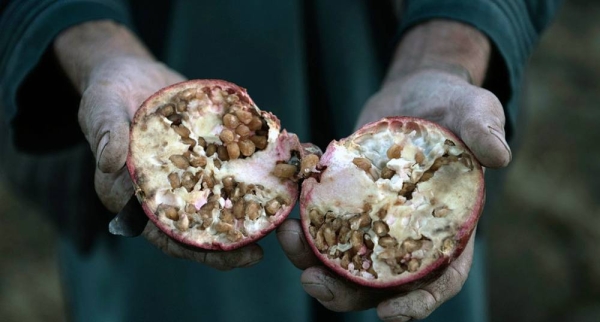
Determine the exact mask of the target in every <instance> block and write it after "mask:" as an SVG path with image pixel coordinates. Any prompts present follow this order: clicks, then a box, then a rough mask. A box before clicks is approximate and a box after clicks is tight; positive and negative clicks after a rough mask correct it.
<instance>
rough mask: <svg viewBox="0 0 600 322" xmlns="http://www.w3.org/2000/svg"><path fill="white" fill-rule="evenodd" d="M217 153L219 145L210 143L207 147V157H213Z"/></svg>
mask: <svg viewBox="0 0 600 322" xmlns="http://www.w3.org/2000/svg"><path fill="white" fill-rule="evenodd" d="M215 153H217V145H216V144H214V143H210V144H209V145H208V146H207V147H206V156H209V157H210V156H212V155H213V154H215Z"/></svg>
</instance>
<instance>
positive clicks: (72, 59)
mask: <svg viewBox="0 0 600 322" xmlns="http://www.w3.org/2000/svg"><path fill="white" fill-rule="evenodd" d="M436 24H443V26H442V27H444V28H446V30H450V31H456V32H459V34H458V37H459V39H456V40H457V41H460V42H461V43H462V44H461V45H467V44H465V42H468V41H472V42H474V43H475V44H476V43H477V42H479V41H480V39H478V38H477V37H479V36H478V35H477V34H471V35H470V34H469V33H475V32H476V31H474V30H472V28H471V29H467V30H466V35H461V34H460V32H462V28H470V27H466V26H464V25H460V24H457V23H453V22H448V21H434V22H432V23H429V24H425V25H423V26H422V27H418V28H415V29H414V30H413V31H410V32H409V33H408V34H407V35H406V36H405V37H404V39H403V41H402V42H401V44H400V45H399V49H398V51H397V53H396V57H395V59H396V60H398V61H399V63H398V64H396V63H393V64H392V67H391V68H390V72H389V73H388V76H387V78H386V79H385V81H384V82H383V85H382V87H381V89H380V90H379V91H378V92H377V93H375V94H374V95H373V96H372V97H371V98H370V99H369V100H368V101H367V103H366V104H365V106H364V108H363V111H362V113H361V115H360V117H359V119H358V121H357V123H356V127H357V128H358V127H360V126H362V125H364V124H366V123H368V122H371V121H375V120H378V119H381V118H383V117H386V116H392V115H404V116H414V117H420V118H425V119H429V120H431V121H434V122H437V123H439V124H441V125H443V126H445V127H447V128H448V129H450V130H451V131H453V132H454V133H455V134H457V135H458V136H459V137H460V138H461V139H462V140H463V141H464V142H465V143H466V144H467V146H468V147H469V148H470V149H471V150H472V151H473V153H474V154H475V156H476V157H477V158H478V159H479V161H480V162H481V163H482V164H483V165H484V166H486V167H492V168H497V167H503V166H506V165H507V164H508V163H509V162H510V159H511V152H510V148H509V147H508V145H507V143H506V141H505V134H504V122H505V116H504V112H503V108H502V105H501V103H500V102H499V101H498V99H497V98H496V97H495V96H494V95H493V94H492V93H490V92H489V91H487V90H484V89H482V88H480V87H478V86H476V85H478V84H480V83H481V81H482V77H483V76H482V75H481V73H482V71H481V70H477V66H467V68H463V66H461V65H460V63H458V64H457V63H456V61H454V62H452V61H451V62H444V61H440V60H435V59H433V60H431V61H429V62H426V63H423V61H422V60H421V61H418V62H417V63H414V64H413V63H412V62H411V61H410V60H411V59H414V58H415V57H417V56H419V55H417V56H414V55H410V53H409V54H408V55H407V54H406V51H407V50H408V51H410V50H412V49H411V48H412V46H411V42H415V41H417V42H423V41H425V42H427V40H428V39H429V40H431V41H433V42H437V40H436V39H435V38H436V37H435V36H436V34H435V33H436V30H437V29H436V28H438V27H440V26H436ZM448 24H450V25H448ZM448 28H450V29H448ZM452 28H455V29H452ZM447 37H448V36H447V35H446V36H444V38H445V39H447ZM460 37H467V39H466V40H465V39H460ZM423 39H425V40H423ZM461 40H462V41H461ZM436 46H437V47H439V45H435V46H434V47H436ZM449 46H452V44H450V45H449ZM488 46H489V44H488ZM421 47H423V46H421ZM54 50H55V53H56V55H57V58H58V60H59V63H60V64H61V65H62V67H63V68H64V69H65V71H66V73H67V75H68V76H69V77H70V78H71V80H72V81H73V82H74V84H75V86H76V87H77V88H78V89H79V91H80V92H81V94H82V100H81V104H80V108H79V123H80V126H81V129H82V131H83V133H84V135H85V137H86V139H87V140H88V142H89V144H90V146H91V150H92V152H93V153H94V156H95V158H96V164H97V167H96V172H95V188H96V192H97V193H98V196H99V197H100V199H101V200H102V202H103V203H104V205H105V206H106V207H107V209H108V210H110V211H112V212H114V213H117V212H120V211H122V210H123V208H124V207H125V205H126V204H127V203H128V201H129V200H130V198H131V197H132V195H133V187H132V183H131V179H130V177H129V174H128V172H127V169H126V167H124V165H125V161H126V157H127V152H128V146H129V126H130V121H131V120H132V118H133V115H134V114H135V112H136V110H137V109H138V107H139V106H140V105H141V103H142V102H143V101H144V100H145V99H146V98H148V97H149V96H150V95H151V94H153V93H154V92H156V91H157V90H159V89H161V88H163V87H165V86H168V85H171V84H174V83H177V82H180V81H184V80H185V77H183V76H182V75H181V74H179V73H177V72H176V71H174V70H172V69H170V68H169V67H167V66H166V65H164V64H163V63H161V62H159V61H157V60H155V59H154V58H153V57H152V56H151V55H150V54H149V53H148V52H147V50H146V49H145V48H144V47H143V45H141V43H139V40H137V38H135V36H134V35H133V34H131V33H130V32H129V31H128V30H127V29H126V28H124V27H121V26H118V25H116V24H114V23H111V22H92V23H87V24H82V25H80V26H76V27H74V28H71V29H68V30H67V31H65V32H63V33H62V34H61V35H60V36H59V37H58V38H57V40H56V41H55V43H54ZM403 50H404V52H403ZM432 50H434V51H435V50H444V48H432ZM484 51H485V50H484ZM474 53H475V55H476V56H477V55H482V53H481V52H480V51H475V52H474ZM462 54H463V55H464V54H468V53H462ZM485 54H486V53H485V52H484V53H483V55H485ZM403 57H409V58H406V59H404V62H407V63H404V62H403V60H402V59H403ZM411 57H412V58H411ZM421 58H422V57H421ZM421 58H420V59H421ZM459 62H460V60H459ZM485 63H486V64H487V61H486V62H485ZM407 65H408V66H412V67H409V68H405V67H403V66H407ZM469 67H473V68H475V72H473V70H469ZM479 69H481V68H479ZM484 69H485V68H484ZM241 85H243V84H241ZM276 234H277V238H278V240H279V242H280V244H281V247H282V249H283V250H284V252H285V253H286V255H287V257H288V258H289V260H290V261H291V262H292V263H293V264H294V265H295V266H296V267H298V268H299V269H301V270H303V273H302V275H301V283H302V286H303V288H304V289H305V291H306V292H307V293H308V294H310V295H311V296H313V297H314V298H316V299H317V300H318V301H319V302H320V303H322V304H323V305H324V306H325V307H327V308H328V309H331V310H334V311H354V310H364V309H368V308H372V307H377V312H378V315H379V317H380V318H382V319H384V320H386V321H409V320H411V319H423V318H425V317H427V316H428V315H429V314H430V313H431V312H433V310H435V309H436V308H437V307H438V306H439V305H441V304H442V303H443V302H445V301H447V300H448V299H450V298H451V297H453V296H454V295H455V294H457V293H458V292H459V291H460V289H461V288H462V285H463V284H464V282H465V280H466V278H467V275H468V273H469V269H470V267H471V262H472V257H473V246H474V236H475V234H473V235H472V237H471V240H470V241H469V243H468V245H467V247H466V249H465V250H464V251H463V253H462V254H461V256H460V257H459V258H458V259H457V260H455V261H454V262H453V263H452V264H451V265H450V266H449V268H448V269H447V270H446V271H445V273H444V274H443V275H441V277H439V278H438V279H437V280H435V281H433V282H432V283H430V284H428V285H426V286H423V287H421V288H419V289H416V290H413V291H411V292H408V293H402V294H394V293H390V292H381V291H373V290H369V289H365V288H362V287H359V286H357V285H353V284H350V283H348V282H346V281H345V280H343V279H341V278H339V277H337V276H336V275H335V274H334V273H332V272H331V271H329V270H328V269H326V268H325V267H324V266H322V265H321V264H320V263H319V261H318V260H317V258H316V257H315V256H314V254H313V253H312V250H311V249H310V247H309V246H308V244H307V241H306V240H305V237H304V234H303V233H302V228H301V224H300V222H299V221H298V220H296V219H287V220H286V221H285V222H284V223H283V224H282V225H281V226H280V227H278V229H277V231H276ZM143 236H144V237H145V238H146V239H147V240H148V241H149V242H150V243H152V244H154V245H155V246H157V247H158V248H160V249H161V250H162V251H164V252H165V253H167V254H169V255H171V256H175V257H180V258H185V259H189V260H193V261H197V262H200V263H203V264H205V265H208V266H211V267H214V268H216V269H219V270H229V269H233V268H239V267H248V266H251V265H253V264H255V263H257V262H258V261H260V260H261V259H262V257H263V251H262V249H261V247H260V246H258V245H256V244H251V245H248V246H245V247H243V248H241V249H237V250H234V251H229V252H213V251H204V250H200V249H197V250H196V249H190V248H187V247H184V246H181V245H179V244H178V243H176V242H173V241H172V240H170V239H169V237H168V236H167V235H165V234H163V233H162V232H161V231H160V230H159V229H158V228H157V227H156V226H155V225H154V224H153V223H152V222H148V224H147V226H146V228H145V230H144V232H143Z"/></svg>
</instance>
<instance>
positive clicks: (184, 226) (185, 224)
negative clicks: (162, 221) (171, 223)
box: [175, 214, 190, 231]
mask: <svg viewBox="0 0 600 322" xmlns="http://www.w3.org/2000/svg"><path fill="white" fill-rule="evenodd" d="M175 226H177V229H179V230H181V231H186V230H188V229H189V228H190V219H189V218H188V216H187V215H186V214H182V215H181V216H180V217H179V220H178V221H177V223H176V224H175Z"/></svg>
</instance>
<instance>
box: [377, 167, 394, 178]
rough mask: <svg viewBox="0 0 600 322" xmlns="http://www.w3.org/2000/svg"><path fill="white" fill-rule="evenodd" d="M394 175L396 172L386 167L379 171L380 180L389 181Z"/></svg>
mask: <svg viewBox="0 0 600 322" xmlns="http://www.w3.org/2000/svg"><path fill="white" fill-rule="evenodd" d="M395 174H396V171H394V170H392V169H390V168H388V167H383V169H381V178H382V179H391V178H392V177H393V176H394V175H395Z"/></svg>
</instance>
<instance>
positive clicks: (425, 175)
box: [419, 170, 435, 182]
mask: <svg viewBox="0 0 600 322" xmlns="http://www.w3.org/2000/svg"><path fill="white" fill-rule="evenodd" d="M434 173H435V171H431V170H427V171H425V173H423V175H422V176H421V179H419V182H425V181H427V180H429V179H431V177H433V174H434Z"/></svg>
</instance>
